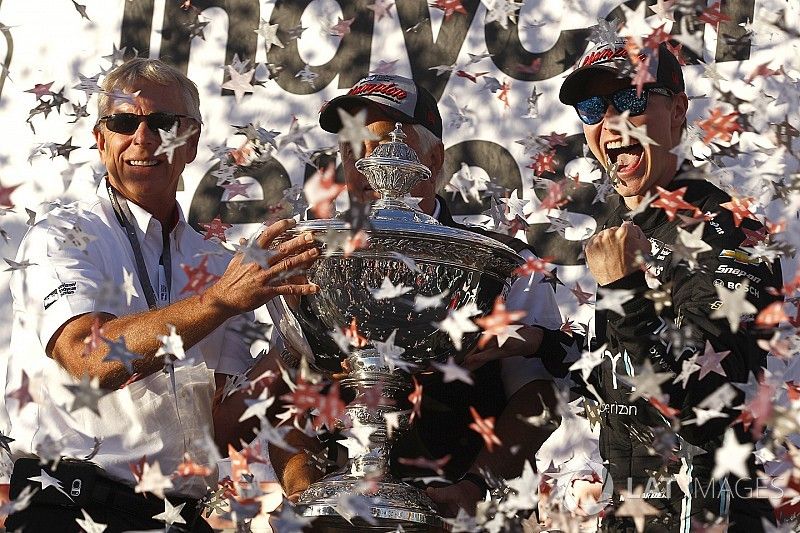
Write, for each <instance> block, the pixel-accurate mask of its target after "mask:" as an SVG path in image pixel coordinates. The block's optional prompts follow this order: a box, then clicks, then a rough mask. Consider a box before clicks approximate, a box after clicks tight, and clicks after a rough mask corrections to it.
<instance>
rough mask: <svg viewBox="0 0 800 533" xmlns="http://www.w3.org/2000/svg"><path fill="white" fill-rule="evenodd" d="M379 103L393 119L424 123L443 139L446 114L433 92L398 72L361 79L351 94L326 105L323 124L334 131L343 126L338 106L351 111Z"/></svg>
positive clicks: (321, 119)
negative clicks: (440, 110)
mask: <svg viewBox="0 0 800 533" xmlns="http://www.w3.org/2000/svg"><path fill="white" fill-rule="evenodd" d="M365 105H376V106H378V107H379V108H380V109H381V111H383V112H384V113H386V115H387V116H389V117H390V118H391V119H392V120H397V121H398V122H403V123H410V124H422V125H423V126H425V127H426V128H427V129H429V130H430V131H431V132H432V133H433V134H434V135H436V137H438V138H440V139H441V138H442V116H441V115H440V114H439V108H438V106H437V105H436V99H435V98H434V97H433V95H432V94H431V93H430V92H429V91H428V90H427V89H425V87H423V86H421V85H420V84H419V83H417V82H415V81H414V80H412V79H409V78H404V77H403V76H396V75H394V74H371V75H369V76H367V77H366V78H362V79H360V80H359V81H358V82H356V84H355V85H353V87H351V88H350V90H349V91H347V94H344V95H342V96H337V97H336V98H334V99H333V100H331V101H330V102H328V103H327V104H325V105H324V106H323V107H322V110H321V111H320V115H319V125H320V126H322V129H324V130H325V131H329V132H331V133H338V132H339V130H340V129H342V121H341V119H340V118H339V113H337V112H336V110H337V109H339V108H341V109H343V110H345V111H347V112H352V110H354V109H358V108H361V107H364V106H365Z"/></svg>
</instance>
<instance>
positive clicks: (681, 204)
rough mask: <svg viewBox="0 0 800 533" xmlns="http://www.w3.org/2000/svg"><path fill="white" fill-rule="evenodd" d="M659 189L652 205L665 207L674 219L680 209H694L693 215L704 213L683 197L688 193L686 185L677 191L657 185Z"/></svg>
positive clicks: (671, 218)
mask: <svg viewBox="0 0 800 533" xmlns="http://www.w3.org/2000/svg"><path fill="white" fill-rule="evenodd" d="M656 189H657V190H658V198H656V199H655V200H653V202H652V203H651V204H650V205H651V206H652V207H655V208H658V209H663V210H664V212H665V213H666V214H667V218H668V219H669V220H670V221H672V220H675V217H676V216H677V214H678V211H682V210H689V211H692V215H693V216H695V217H696V216H697V215H702V213H701V212H700V210H699V209H698V208H697V207H695V206H693V205H692V204H690V203H689V202H687V201H686V200H684V199H683V195H684V194H686V187H681V188H680V189H677V190H675V191H668V190H666V189H663V188H661V187H656Z"/></svg>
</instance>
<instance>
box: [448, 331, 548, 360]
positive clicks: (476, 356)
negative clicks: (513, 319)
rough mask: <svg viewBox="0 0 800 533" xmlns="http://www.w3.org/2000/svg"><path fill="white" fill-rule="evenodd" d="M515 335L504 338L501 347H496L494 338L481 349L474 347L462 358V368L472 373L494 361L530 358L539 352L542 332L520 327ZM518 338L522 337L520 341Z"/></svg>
mask: <svg viewBox="0 0 800 533" xmlns="http://www.w3.org/2000/svg"><path fill="white" fill-rule="evenodd" d="M515 335H516V336H514V337H509V338H505V339H504V342H503V345H502V346H500V345H498V341H497V337H496V336H495V337H493V338H492V339H491V340H490V341H489V342H488V343H487V344H486V345H485V346H484V347H483V348H479V347H475V348H474V349H473V350H472V351H470V352H469V353H468V354H467V355H465V356H464V362H463V365H464V367H466V368H467V369H469V370H470V371H474V370H475V369H477V368H480V367H482V366H483V365H485V364H486V363H488V362H489V361H494V360H495V359H502V358H504V357H515V356H521V357H530V356H531V355H532V354H535V353H536V352H537V351H538V350H539V346H540V345H541V344H542V338H543V337H544V331H543V330H542V328H540V327H537V326H520V327H519V329H517V330H516V332H515ZM518 337H522V339H519V338H518Z"/></svg>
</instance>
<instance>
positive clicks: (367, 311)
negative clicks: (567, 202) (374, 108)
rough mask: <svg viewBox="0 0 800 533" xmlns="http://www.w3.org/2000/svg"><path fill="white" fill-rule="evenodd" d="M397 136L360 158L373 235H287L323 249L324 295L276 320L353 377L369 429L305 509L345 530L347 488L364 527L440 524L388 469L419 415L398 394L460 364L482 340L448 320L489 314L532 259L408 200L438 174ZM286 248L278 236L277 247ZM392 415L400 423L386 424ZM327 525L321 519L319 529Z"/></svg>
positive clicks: (346, 231)
mask: <svg viewBox="0 0 800 533" xmlns="http://www.w3.org/2000/svg"><path fill="white" fill-rule="evenodd" d="M391 137H392V140H391V141H390V142H387V143H383V144H381V145H379V146H378V147H376V148H375V150H374V151H373V153H372V154H371V155H370V156H368V157H365V158H363V159H360V160H359V161H358V162H357V163H356V168H358V169H359V170H360V171H362V172H363V173H364V174H365V175H366V176H367V178H368V179H369V180H370V183H371V184H372V185H373V188H374V189H375V190H377V191H379V192H381V194H382V198H381V199H379V200H378V201H376V202H375V205H374V206H373V208H372V211H371V214H370V217H369V222H368V224H367V225H366V227H365V228H364V229H363V231H364V232H365V234H366V235H367V237H368V239H367V240H366V243H364V244H363V245H362V246H360V247H358V248H357V249H354V250H345V249H343V248H342V247H341V243H343V242H345V241H346V240H347V239H348V238H349V237H350V236H351V235H352V233H353V228H351V227H350V224H349V223H347V222H345V221H344V220H341V219H326V220H311V221H305V222H301V223H299V224H297V226H295V227H294V228H293V229H292V230H291V231H290V232H288V233H287V235H285V236H284V237H283V239H282V240H281V242H283V240H285V239H289V238H291V237H293V236H295V235H298V234H300V233H303V232H311V233H313V234H314V237H315V241H316V243H317V246H318V247H319V248H320V251H321V254H320V259H318V260H317V261H316V262H315V263H314V265H313V266H312V267H311V268H310V269H309V271H308V278H309V280H310V281H311V282H313V283H315V284H317V285H318V286H319V287H320V290H319V292H318V293H316V294H314V295H311V296H307V297H303V298H301V299H299V302H296V303H295V304H294V305H291V306H290V305H288V303H287V302H286V300H284V299H281V300H280V305H282V308H283V313H282V315H283V316H282V318H281V319H280V321H279V323H278V324H277V326H278V329H279V331H280V332H281V335H282V337H283V339H284V341H285V343H286V344H287V346H289V347H290V348H292V350H293V351H294V352H295V353H297V354H300V355H301V356H302V357H303V358H305V359H306V360H307V361H308V363H309V364H310V365H311V366H312V367H313V368H315V369H317V370H318V371H320V372H322V373H324V374H328V375H330V374H333V373H341V372H342V371H343V370H344V371H346V372H347V377H346V378H345V379H343V380H342V381H341V385H342V387H343V388H344V389H349V390H351V391H352V392H353V393H354V397H355V400H353V401H352V402H351V403H350V404H348V407H347V413H348V416H349V421H343V425H345V426H346V425H352V426H353V427H358V426H361V427H367V428H369V429H370V430H371V433H370V438H369V441H370V443H369V446H368V449H367V450H366V451H365V452H364V453H361V454H357V455H356V456H355V457H351V458H349V460H348V463H347V464H346V465H345V466H344V467H343V468H342V469H340V470H339V471H337V472H335V473H333V474H330V475H328V476H326V477H325V478H323V479H322V480H321V481H319V482H317V483H315V484H313V485H312V486H311V487H310V488H309V489H308V490H306V491H305V492H304V493H303V495H302V496H301V497H300V500H299V502H298V509H299V510H300V512H301V513H302V514H304V515H306V516H316V517H321V518H322V519H323V521H325V520H327V522H328V526H329V527H328V529H330V530H335V529H337V528H339V527H344V528H346V527H347V525H348V522H345V521H344V519H342V518H341V517H340V516H339V512H338V511H337V502H338V501H339V499H340V498H342V497H344V495H352V494H361V495H363V497H364V498H365V501H366V502H367V504H368V505H369V508H370V512H371V514H372V516H373V517H374V518H375V520H376V523H375V524H367V523H364V524H360V525H359V529H365V530H366V529H368V530H375V531H394V530H396V528H397V525H398V524H402V526H403V528H404V530H406V531H413V530H419V531H423V530H429V529H431V528H432V529H436V528H438V527H441V525H442V521H441V519H440V518H439V516H438V515H437V513H436V510H435V507H434V505H433V503H432V502H431V501H430V499H429V498H428V497H427V496H426V495H425V494H424V492H422V491H421V490H419V489H417V488H416V487H413V486H411V485H408V484H406V483H403V482H400V481H398V480H396V479H394V478H392V477H391V475H390V474H389V473H388V461H389V450H390V447H391V444H392V441H393V440H394V439H395V438H396V435H397V434H398V432H399V431H403V430H404V429H405V428H407V426H408V418H409V411H408V410H407V409H405V410H404V409H403V407H402V406H401V405H400V404H399V403H398V402H396V401H394V399H395V398H397V399H401V398H403V397H404V396H405V395H407V393H408V391H409V390H410V389H411V375H412V374H413V373H414V372H416V371H419V370H424V369H426V367H427V366H428V364H429V363H430V362H431V361H444V360H446V359H447V358H448V357H450V356H453V357H454V358H455V359H456V360H459V358H460V357H461V356H463V354H465V353H467V352H468V351H469V350H470V349H472V348H473V347H474V345H475V344H476V342H477V339H478V337H479V336H480V331H478V330H477V327H476V328H474V330H473V331H467V332H464V333H463V335H462V334H461V333H462V329H470V328H460V329H459V328H452V327H447V326H446V325H445V324H448V322H447V321H450V324H452V323H454V322H453V321H455V323H456V324H458V321H459V320H460V321H461V325H462V326H463V321H465V320H466V321H470V322H471V318H477V317H480V316H483V315H485V314H487V313H489V312H490V311H491V310H492V307H493V305H494V301H495V299H496V297H497V296H499V295H503V296H504V295H505V294H506V293H507V292H508V290H509V289H510V287H511V282H512V280H513V272H514V270H515V269H516V268H517V267H518V266H519V265H521V264H522V263H523V260H522V258H521V257H520V256H519V255H518V254H517V253H516V252H515V251H514V250H512V249H511V248H509V247H508V246H506V245H504V244H502V243H500V242H499V241H497V240H495V239H492V238H491V237H488V236H486V235H483V234H480V233H476V232H472V231H467V230H464V229H460V228H452V227H447V226H443V225H442V224H440V223H439V222H438V221H437V220H436V219H434V218H433V217H430V216H428V215H425V214H423V213H420V212H417V211H415V210H413V209H412V208H410V207H409V206H408V205H406V204H405V203H404V202H403V201H402V200H401V198H402V197H403V195H404V194H407V192H408V191H409V190H410V189H411V187H412V186H413V185H414V184H415V183H416V182H417V181H419V180H421V179H429V178H430V171H428V169H427V168H425V167H424V166H422V165H420V164H419V160H418V159H417V156H416V154H415V153H414V151H413V150H412V149H411V148H410V147H408V145H406V144H405V143H404V142H403V138H404V135H403V133H402V129H401V128H400V125H399V124H398V125H397V127H396V129H395V131H394V132H392V134H391ZM277 244H279V243H277V242H276V243H275V245H277ZM378 386H379V387H381V394H382V395H383V396H384V397H385V398H387V399H391V400H393V401H387V402H381V403H380V404H379V405H378V406H377V407H376V406H375V405H374V403H373V404H372V405H367V404H366V402H364V401H363V400H362V398H364V397H366V396H368V394H367V393H368V392H369V390H370V389H371V388H372V387H378ZM388 417H394V418H393V419H394V420H395V426H396V428H395V430H394V431H389V430H388V428H387V418H388ZM317 522H318V521H315V524H316V523H317Z"/></svg>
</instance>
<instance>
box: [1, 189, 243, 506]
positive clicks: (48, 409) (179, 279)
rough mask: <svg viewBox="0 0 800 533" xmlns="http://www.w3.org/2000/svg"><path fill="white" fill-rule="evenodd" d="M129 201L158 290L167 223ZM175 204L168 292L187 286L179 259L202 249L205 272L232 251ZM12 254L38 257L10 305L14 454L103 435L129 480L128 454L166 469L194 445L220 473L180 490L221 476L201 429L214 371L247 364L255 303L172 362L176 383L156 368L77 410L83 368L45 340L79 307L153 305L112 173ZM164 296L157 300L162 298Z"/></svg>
mask: <svg viewBox="0 0 800 533" xmlns="http://www.w3.org/2000/svg"><path fill="white" fill-rule="evenodd" d="M128 206H129V208H130V211H131V213H132V214H133V217H134V219H135V221H134V226H135V228H136V234H137V238H138V240H139V243H140V247H141V250H142V255H143V257H144V263H145V265H146V267H147V271H148V276H149V278H150V284H151V286H152V287H154V288H155V290H156V294H158V287H159V279H158V268H159V259H160V257H161V255H162V248H163V244H162V242H163V241H162V234H161V224H160V223H159V221H158V220H156V219H155V218H153V217H152V215H150V213H148V212H147V211H145V210H144V209H142V208H140V207H139V206H137V205H135V204H134V203H132V202H128ZM178 210H179V221H178V223H177V225H176V227H175V228H174V229H173V230H172V232H171V234H170V239H169V245H170V255H171V262H170V266H171V268H170V272H171V275H172V283H171V290H170V291H169V292H170V294H169V301H170V302H174V301H177V300H180V299H182V298H185V297H186V296H188V295H189V294H190V293H186V292H184V293H182V292H181V291H182V289H183V288H184V287H185V286H186V284H187V282H188V280H189V278H188V276H187V274H186V272H185V271H184V269H183V268H182V267H181V265H182V264H185V265H189V266H192V267H196V266H197V265H198V264H199V263H200V261H201V259H202V258H203V257H206V258H207V259H206V267H207V270H208V272H210V273H211V274H214V275H217V276H219V275H221V274H222V273H223V272H224V271H225V268H226V267H227V265H228V262H229V261H230V259H231V254H230V252H228V251H226V250H225V249H224V248H222V247H221V246H219V245H218V244H215V243H213V242H212V241H207V240H203V237H202V235H200V234H199V233H197V232H196V231H195V230H194V229H193V228H192V227H191V226H189V225H188V224H187V223H186V220H185V218H184V215H183V212H182V211H181V210H180V207H178ZM16 259H17V260H18V261H29V262H30V263H31V266H28V267H27V268H25V269H22V270H17V271H15V272H14V273H13V275H12V277H11V283H10V286H11V294H12V297H13V311H14V315H13V325H12V333H11V350H10V356H9V360H8V369H7V378H6V384H5V385H6V388H5V390H6V398H5V400H6V409H7V411H8V414H9V418H10V421H11V433H10V436H11V437H12V438H13V439H15V440H14V442H12V443H11V448H12V455H13V457H14V458H15V459H16V458H17V457H20V456H23V455H30V454H36V453H37V450H39V452H40V455H45V453H43V450H46V449H47V448H55V449H56V450H60V453H61V455H63V456H70V457H79V458H80V457H84V456H87V455H89V453H90V452H91V451H92V449H93V447H94V446H95V438H99V439H102V444H101V445H100V447H99V451H98V453H97V454H96V455H95V456H94V457H93V459H92V460H93V461H94V462H95V463H97V464H99V465H100V466H102V467H103V468H104V469H105V470H106V472H107V473H108V474H109V475H110V476H111V477H114V478H117V479H119V480H121V481H125V482H127V483H129V484H132V483H134V478H133V476H132V474H131V470H130V466H129V465H130V464H131V463H136V462H138V461H139V460H140V459H141V457H142V456H146V457H147V462H148V463H153V462H154V461H156V460H157V461H159V464H160V467H161V470H162V472H163V473H164V474H165V475H169V474H170V473H172V472H173V471H174V470H175V468H176V467H177V465H178V464H179V463H180V462H181V461H182V458H183V455H184V453H189V454H190V455H191V457H192V459H193V460H194V461H195V462H197V463H200V464H203V463H205V464H208V465H209V466H210V467H211V468H212V469H214V473H213V474H212V475H211V476H209V478H208V479H207V480H203V479H197V478H189V479H188V480H186V481H181V480H174V483H175V485H176V486H175V490H174V491H173V492H174V493H177V494H182V495H185V496H192V497H199V496H202V495H203V494H204V492H205V485H206V482H207V483H209V484H216V470H215V469H216V465H215V464H212V463H213V461H212V460H210V457H209V451H208V449H207V446H205V444H204V443H207V442H208V439H205V435H206V434H209V435H211V434H212V428H213V426H212V425H211V403H212V399H213V395H214V372H215V371H216V372H219V373H223V374H236V373H242V372H245V371H246V370H247V369H248V368H249V367H250V366H251V365H252V363H253V359H252V356H251V354H250V349H249V345H248V344H247V342H246V340H245V339H244V338H243V335H241V334H238V333H236V331H235V330H237V329H239V328H240V327H241V326H242V325H243V324H244V323H245V321H247V320H251V319H252V314H249V316H248V315H243V316H239V317H235V318H233V319H230V320H228V321H226V322H225V323H224V324H222V325H221V326H220V327H218V328H217V329H215V330H214V331H213V332H212V333H211V334H209V335H208V336H207V337H206V338H205V339H203V340H202V341H201V342H199V343H197V344H196V345H195V346H192V347H191V348H189V349H187V350H186V356H187V360H191V361H192V362H187V363H184V364H180V365H178V366H177V367H176V380H177V386H176V389H177V395H176V394H173V392H172V387H171V385H170V381H169V378H168V376H167V375H166V374H164V373H163V372H156V373H155V374H152V375H150V376H148V377H146V378H144V379H142V380H140V381H137V382H134V383H133V384H130V385H128V386H127V387H125V388H123V389H121V390H118V391H114V392H112V393H110V394H108V395H106V396H104V397H103V398H102V399H101V400H100V403H99V406H100V411H101V414H102V416H100V417H98V416H97V415H96V414H95V413H93V412H92V411H91V410H89V409H85V408H83V409H78V410H75V411H74V412H72V413H70V412H69V407H70V406H71V405H72V402H73V395H72V394H71V393H70V392H69V391H68V390H67V389H65V388H64V387H63V385H66V384H73V383H76V380H75V379H73V378H72V377H71V376H69V375H68V374H67V372H66V371H64V370H63V369H62V368H61V367H60V365H58V364H57V363H56V362H55V361H54V360H53V359H51V358H50V357H48V356H47V355H46V353H45V347H46V346H47V343H48V342H49V341H50V339H51V337H52V336H53V334H54V333H55V332H56V331H57V330H58V329H59V328H60V327H61V326H62V325H63V324H64V323H65V322H67V321H68V320H69V319H71V318H73V317H75V316H78V315H81V314H85V313H92V312H105V313H110V314H113V315H115V316H122V315H130V314H132V313H138V312H142V311H147V310H148V309H149V307H148V304H147V301H146V299H145V296H144V294H145V293H144V290H143V289H142V285H141V283H140V282H139V279H138V273H137V267H136V259H135V256H134V252H133V250H132V247H131V244H130V242H129V240H128V238H127V236H126V234H125V230H124V229H123V227H122V225H121V224H120V222H119V221H118V220H117V218H116V217H115V215H114V211H113V208H112V205H111V202H110V200H109V197H108V192H107V190H106V188H105V182H103V183H102V184H101V186H100V187H99V189H98V191H97V196H95V197H93V198H91V199H88V200H84V201H78V202H75V203H72V204H70V205H68V206H64V207H59V208H56V209H54V210H52V211H51V212H50V213H48V215H47V217H46V219H43V220H41V221H39V222H38V223H36V225H35V226H33V227H32V228H30V229H29V230H28V233H27V234H26V235H25V237H24V238H23V240H22V243H21V245H20V248H19V251H18V254H17V258H16ZM126 272H127V274H126ZM126 276H132V284H133V287H134V288H135V294H132V295H131V296H130V301H129V302H128V301H127V296H126V293H125V291H122V290H121V288H122V287H123V284H124V282H125V277H126ZM115 287H119V288H120V290H119V291H118V290H116V289H114V288H115ZM128 292H129V293H130V292H132V291H128ZM167 304H168V302H160V303H159V307H162V306H165V305H167ZM164 333H165V332H153V335H160V334H164ZM23 372H24V373H25V375H26V377H27V379H28V381H29V387H28V389H29V391H30V394H31V395H32V396H33V399H34V401H31V402H28V403H26V404H25V405H20V401H19V400H18V399H16V398H14V397H10V396H9V394H10V393H13V392H14V391H16V390H17V389H19V388H20V386H21V384H22V381H23ZM167 492H170V491H167Z"/></svg>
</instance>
